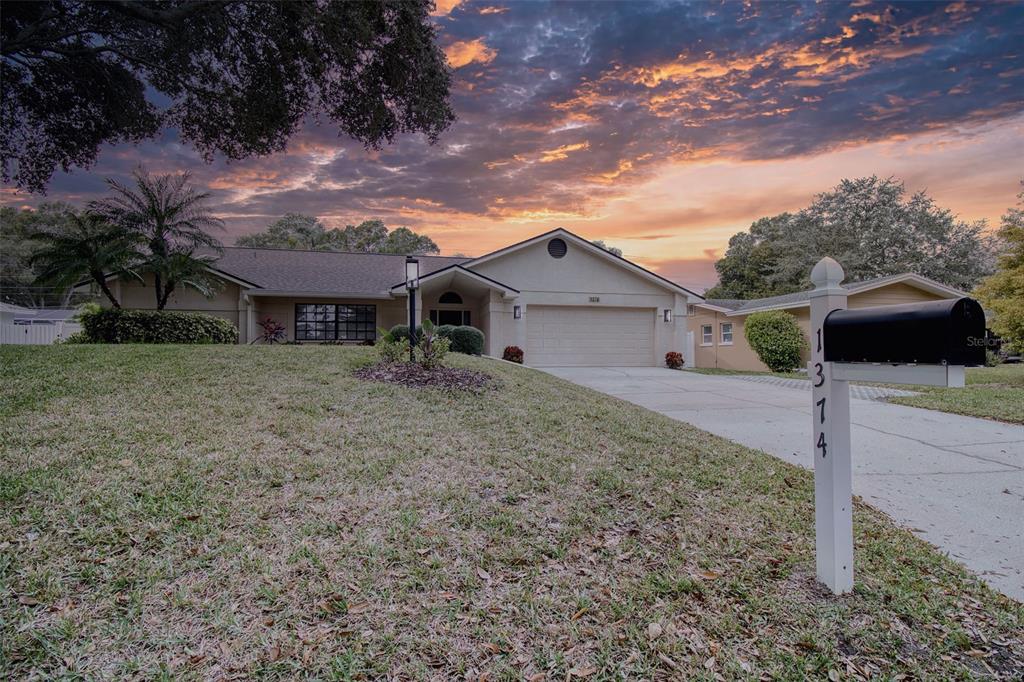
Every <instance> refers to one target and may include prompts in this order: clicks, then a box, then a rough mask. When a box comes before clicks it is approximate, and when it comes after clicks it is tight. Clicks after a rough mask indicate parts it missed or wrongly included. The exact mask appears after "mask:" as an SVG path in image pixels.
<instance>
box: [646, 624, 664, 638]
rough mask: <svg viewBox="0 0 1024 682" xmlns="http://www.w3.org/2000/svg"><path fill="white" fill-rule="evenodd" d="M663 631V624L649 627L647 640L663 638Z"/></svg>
mask: <svg viewBox="0 0 1024 682" xmlns="http://www.w3.org/2000/svg"><path fill="white" fill-rule="evenodd" d="M662 630H663V628H662V627H661V623H651V624H650V625H648V626H647V638H648V639H658V638H659V637H661V633H662Z"/></svg>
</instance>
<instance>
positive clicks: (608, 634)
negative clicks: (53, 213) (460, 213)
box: [0, 346, 1024, 680]
mask: <svg viewBox="0 0 1024 682" xmlns="http://www.w3.org/2000/svg"><path fill="white" fill-rule="evenodd" d="M370 358H371V355H370V351H369V350H367V349H353V348H340V347H323V346H320V347H295V346H283V347H249V348H234V347H230V348H226V347H222V348H215V347H196V348H181V347H177V348H175V347H142V346H136V347H130V346H128V347H87V346H82V347H53V348H31V347H6V348H3V349H0V360H2V362H3V363H4V365H3V368H4V377H5V380H4V382H3V386H2V388H0V392H2V393H0V395H2V398H3V404H2V407H0V467H2V469H0V595H2V596H0V639H2V644H0V677H3V678H9V677H33V676H34V677H39V678H52V677H69V678H70V677H79V676H81V677H89V678H111V679H113V678H131V677H140V678H141V677H145V678H152V677H166V678H179V679H219V678H229V677H247V678H261V679H283V678H294V677H309V678H320V679H339V680H344V679H378V678H391V679H438V680H441V679H452V678H468V679H490V680H521V679H535V680H538V679H552V680H553V679H561V680H564V679H567V678H572V677H579V678H585V679H590V680H597V679H601V680H604V679H627V678H628V679H638V678H648V679H650V678H655V679H670V678H680V677H688V678H693V679H702V678H703V679H709V680H710V679H716V678H721V677H724V678H757V677H760V676H770V677H782V678H791V679H804V678H806V677H825V676H827V675H830V674H831V675H833V676H838V677H840V678H855V677H858V676H882V677H893V676H896V675H908V676H912V677H931V678H943V679H949V678H963V679H967V678H972V677H978V676H982V677H984V676H990V677H1002V678H1007V679H1010V678H1014V677H1015V676H1019V675H1020V673H1021V671H1022V670H1024V644H1022V642H1021V635H1020V633H1021V631H1022V629H1024V611H1022V607H1021V605H1020V604H1017V603H1015V602H1012V601H1010V600H1008V599H1006V598H1004V597H1002V596H1000V595H998V594H995V593H993V592H992V591H991V590H989V589H988V588H987V587H985V586H984V585H983V584H981V583H980V582H979V581H978V580H977V579H976V578H975V577H973V576H971V575H969V574H968V573H967V572H966V571H965V570H964V569H962V568H961V567H959V566H958V565H956V564H954V563H953V562H951V561H949V560H948V559H946V558H944V557H942V556H941V555H940V554H939V553H938V552H936V551H935V550H934V549H932V548H931V547H930V546H928V545H926V544H925V543H923V542H921V541H919V540H917V539H915V538H914V537H912V536H911V535H910V534H909V533H907V532H905V531H902V530H900V529H897V528H895V527H894V526H893V525H892V524H891V522H889V521H888V520H887V519H886V518H884V517H883V516H882V515H881V514H879V513H877V512H875V511H874V510H872V509H871V508H869V507H866V506H863V505H858V508H857V510H856V517H855V522H856V533H857V537H856V540H857V551H858V555H857V566H856V569H857V586H856V590H855V592H854V594H852V595H849V596H846V597H842V598H836V597H833V596H830V595H828V594H826V593H824V592H823V591H822V590H821V589H820V588H819V587H818V586H817V584H816V583H815V581H814V579H813V571H814V563H813V500H812V494H813V492H812V491H813V486H812V480H811V476H810V474H809V472H805V471H802V470H799V469H797V468H794V467H791V466H788V465H786V464H784V463H781V462H779V461H777V460H775V459H773V458H771V457H768V456H767V455H764V454H762V453H757V452H754V451H751V450H748V449H746V448H743V447H741V446H738V445H736V444H733V443H730V442H728V441H725V440H723V439H720V438H717V437H714V436H711V435H709V434H707V433H704V432H701V431H698V430H696V429H694V428H690V427H688V426H686V425H683V424H679V423H677V422H675V421H672V420H670V419H667V418H664V417H662V416H660V415H657V414H654V413H651V412H648V411H645V410H643V409H641V408H639V407H635V406H633V405H630V404H627V403H624V402H621V401H618V400H615V399H612V398H609V397H607V396H604V395H600V394H598V393H595V392H593V391H590V390H587V389H585V388H582V387H578V386H575V385H572V384H569V383H567V382H563V381H561V380H558V379H556V378H554V377H550V376H547V375H545V374H542V373H539V372H535V371H532V370H528V369H524V368H519V367H514V366H511V365H508V364H505V363H498V362H493V361H488V360H484V359H476V358H469V357H464V356H455V357H453V358H452V364H454V365H455V366H457V367H459V368H462V369H470V370H475V371H479V372H484V373H486V374H489V375H491V376H493V377H495V378H496V383H497V385H498V386H499V388H497V389H494V390H486V391H484V392H482V393H478V394H474V393H468V392H452V391H444V390H436V389H430V388H424V389H409V388H405V387H402V386H396V385H391V384H386V383H377V382H369V381H362V380H359V379H357V378H355V377H354V376H353V374H354V372H355V371H356V370H358V369H359V368H360V367H364V366H365V365H366V364H368V362H369V361H370Z"/></svg>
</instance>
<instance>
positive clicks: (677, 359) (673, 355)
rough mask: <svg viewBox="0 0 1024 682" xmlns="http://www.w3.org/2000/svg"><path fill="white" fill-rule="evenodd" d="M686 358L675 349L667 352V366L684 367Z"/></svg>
mask: <svg viewBox="0 0 1024 682" xmlns="http://www.w3.org/2000/svg"><path fill="white" fill-rule="evenodd" d="M683 364H685V363H684V360H683V354H682V353H677V352H675V351H670V352H668V353H665V366H666V367H668V368H669V369H682V368H683Z"/></svg>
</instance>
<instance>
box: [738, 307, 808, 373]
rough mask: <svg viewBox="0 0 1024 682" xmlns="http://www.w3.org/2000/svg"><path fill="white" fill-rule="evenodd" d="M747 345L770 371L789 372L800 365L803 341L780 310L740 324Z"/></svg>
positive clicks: (789, 317) (793, 322)
mask: <svg viewBox="0 0 1024 682" xmlns="http://www.w3.org/2000/svg"><path fill="white" fill-rule="evenodd" d="M743 334H744V336H746V337H747V343H749V344H750V347H751V348H753V349H754V352H755V353H757V357H759V358H761V362H763V363H764V364H766V365H768V369H770V370H771V371H773V372H791V371H793V370H795V369H796V368H797V367H799V366H800V353H801V351H803V350H804V349H806V348H807V339H805V338H804V333H803V331H802V330H801V329H800V325H798V324H797V322H796V318H795V317H793V316H792V315H790V314H789V313H787V312H785V311H782V310H766V311H764V312H760V313H754V314H752V315H750V316H749V317H747V319H746V322H745V323H744V324H743Z"/></svg>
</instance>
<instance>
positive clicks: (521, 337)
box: [111, 229, 704, 366]
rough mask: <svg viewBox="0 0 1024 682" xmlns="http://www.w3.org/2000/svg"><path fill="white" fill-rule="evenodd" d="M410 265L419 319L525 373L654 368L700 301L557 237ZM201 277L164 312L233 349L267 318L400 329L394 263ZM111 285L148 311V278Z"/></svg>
mask: <svg viewBox="0 0 1024 682" xmlns="http://www.w3.org/2000/svg"><path fill="white" fill-rule="evenodd" d="M418 261H419V265H420V280H419V284H420V286H419V288H418V289H416V290H415V297H416V300H415V304H416V317H417V321H418V322H419V321H420V320H423V319H430V320H432V321H433V322H435V323H437V324H466V325H472V326H474V327H477V328H479V329H480V330H482V331H483V332H484V335H485V339H486V341H485V344H486V345H485V351H484V352H485V353H487V354H489V355H497V356H499V357H500V356H501V353H502V351H503V350H504V348H505V347H506V346H512V345H514V346H519V347H520V348H522V349H523V350H524V351H525V361H526V363H527V364H530V365H533V366H557V365H583V366H585V365H622V366H658V365H662V364H663V363H664V357H665V353H667V352H668V351H673V350H678V351H681V350H683V348H684V345H685V341H686V334H687V331H688V330H687V320H686V314H687V310H688V306H691V305H693V304H696V303H700V302H703V300H704V299H703V298H702V297H701V296H700V295H698V294H696V293H694V292H692V291H689V290H688V289H685V288H683V287H681V286H679V285H678V284H676V283H674V282H671V281H669V280H667V279H665V278H664V277H660V276H658V275H656V274H654V273H653V272H650V271H648V270H645V269H644V268H642V267H640V266H639V265H636V264H635V263H632V262H630V261H628V260H626V259H624V258H620V257H619V256H616V255H614V254H611V253H609V252H608V251H605V250H604V249H601V248H599V247H597V246H594V245H593V244H591V243H590V242H589V241H587V240H586V239H583V238H582V237H578V236H577V235H575V234H572V233H571V232H569V231H567V230H563V229H556V230H552V231H550V232H546V233H544V234H541V235H538V236H536V237H533V238H531V239H527V240H525V241H522V242H519V243H518V244H513V245H512V246H508V247H506V248H503V249H500V250H498V251H494V252H493V253H489V254H486V255H484V256H480V257H479V258H450V257H442V256H419V257H418ZM210 272H211V273H212V274H213V275H215V276H216V277H218V278H219V279H220V280H221V281H222V283H223V286H222V287H221V289H220V291H219V292H218V293H216V294H215V295H214V296H212V297H211V298H206V297H204V296H202V295H200V294H198V293H196V292H195V291H192V290H184V289H183V290H179V291H176V292H174V293H173V294H172V296H171V298H170V299H169V302H168V305H167V308H168V309H172V310H189V311H197V312H204V313H209V314H212V315H217V316H219V317H223V318H226V319H228V320H230V321H231V322H233V323H234V324H236V325H237V326H238V328H239V337H240V343H248V342H250V341H252V340H253V339H256V338H257V336H258V327H257V323H258V322H259V321H260V320H263V319H265V318H267V317H270V318H273V319H274V320H276V321H277V322H279V323H280V324H282V325H284V327H285V328H286V330H287V335H288V339H289V340H295V341H299V342H322V341H335V340H342V341H351V342H361V341H364V340H367V339H373V338H374V337H375V336H376V330H377V328H378V327H383V328H390V327H392V326H393V325H396V324H400V323H406V322H407V321H408V303H409V302H408V294H407V291H406V286H405V256H399V255H389V254H372V253H338V252H331V251H295V250H283V249H252V248H238V247H228V248H225V249H224V253H223V256H222V257H221V258H219V260H217V261H216V262H215V263H214V264H213V265H212V267H211V268H210ZM111 288H112V290H113V292H114V294H115V296H117V297H118V300H119V301H120V302H121V305H122V306H123V307H125V308H134V309H147V308H150V309H151V308H154V307H155V302H154V298H155V297H154V294H153V287H152V282H151V281H144V282H141V283H140V282H137V281H132V280H124V281H119V280H117V279H115V278H112V280H111Z"/></svg>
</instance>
